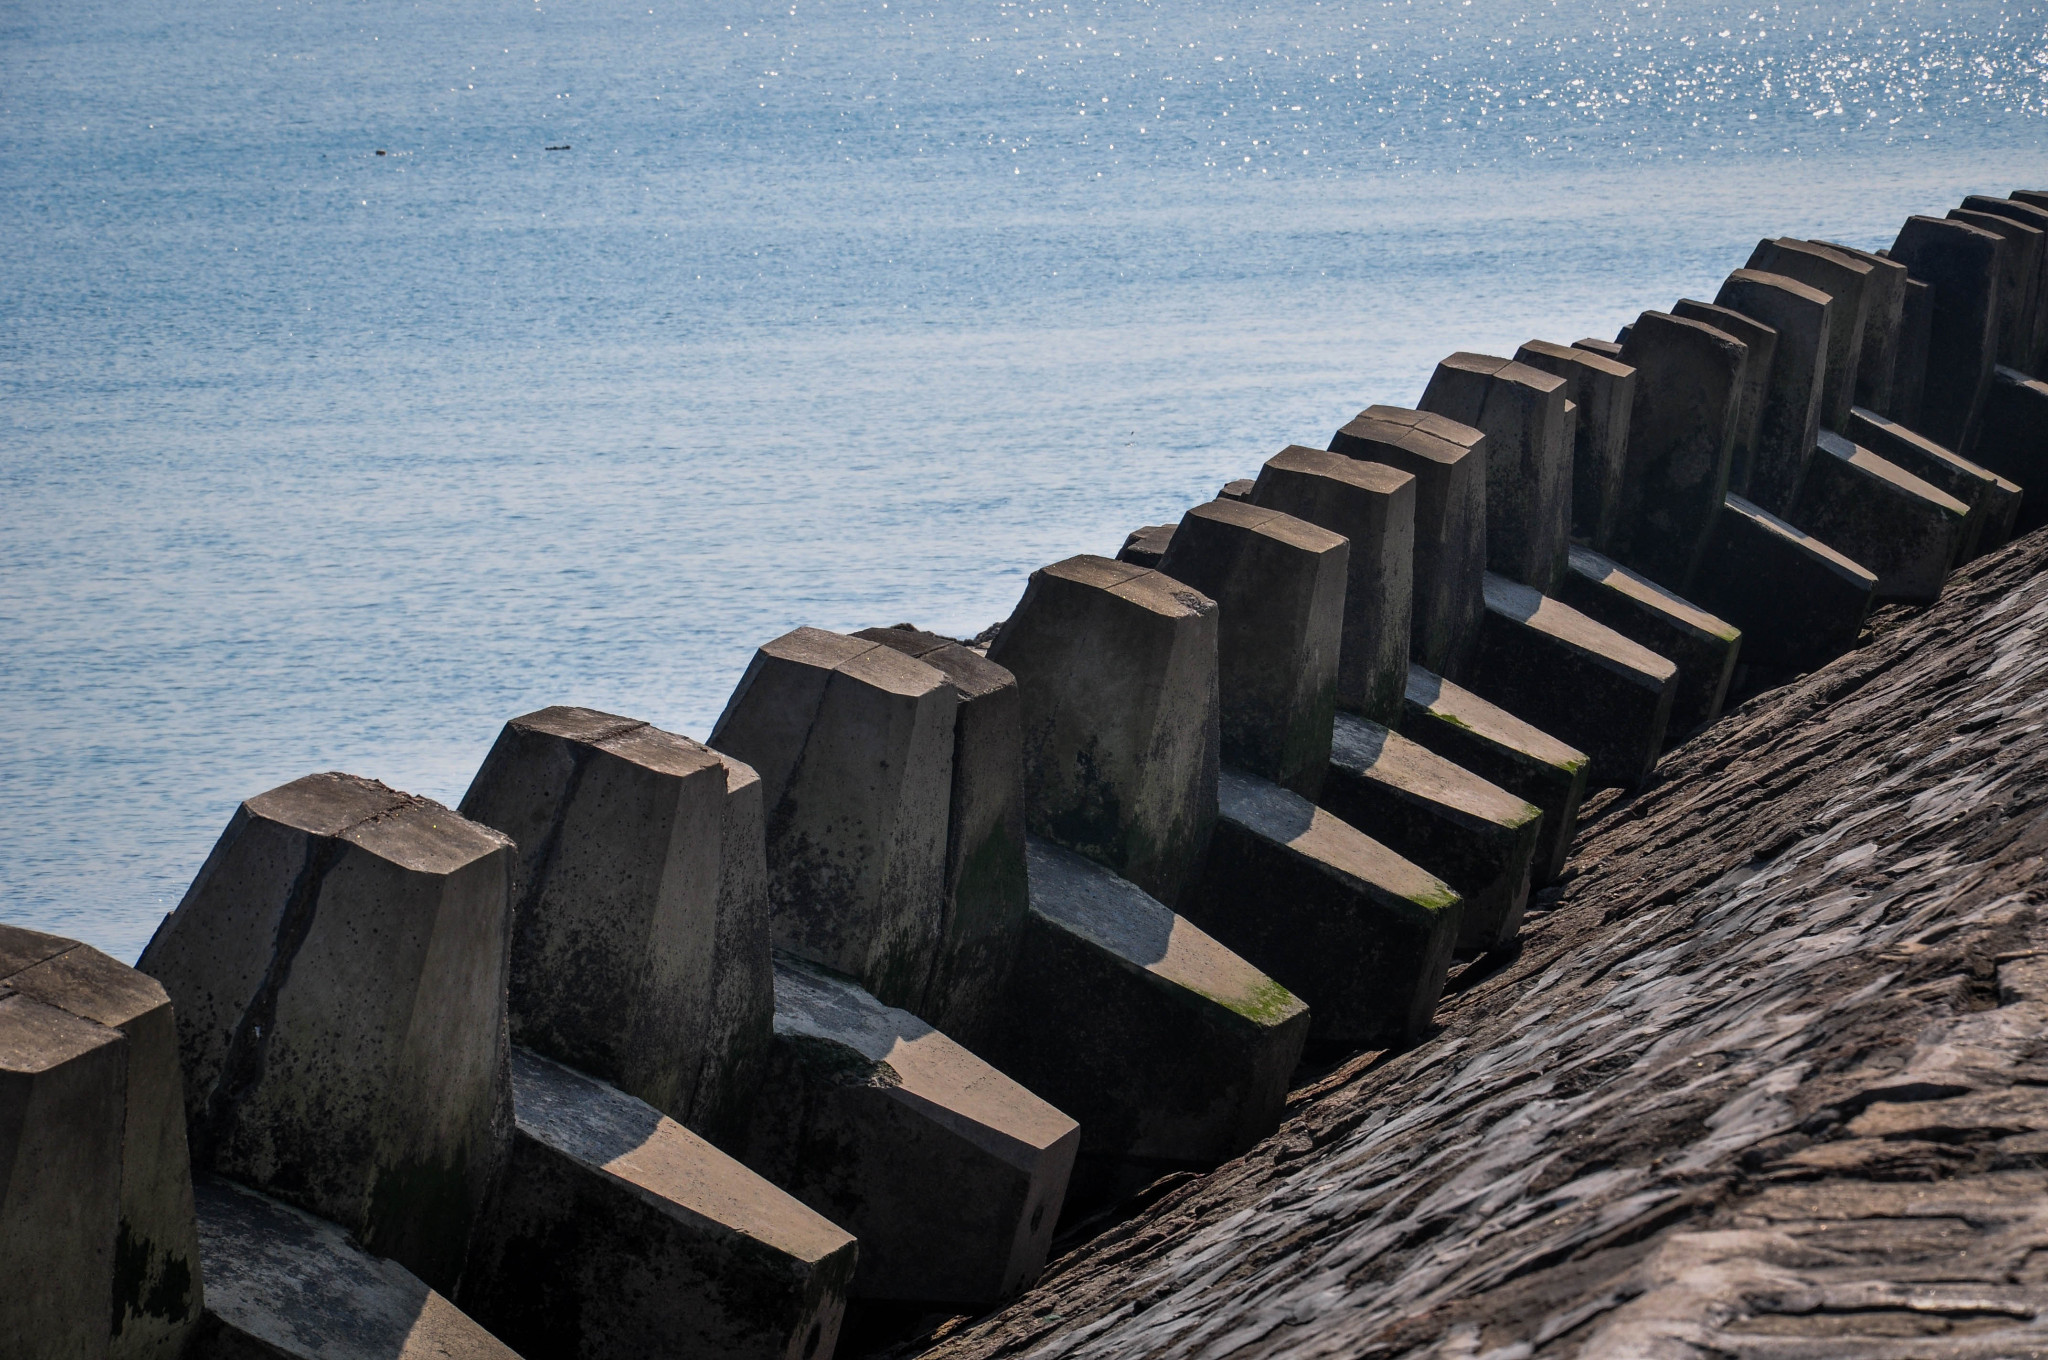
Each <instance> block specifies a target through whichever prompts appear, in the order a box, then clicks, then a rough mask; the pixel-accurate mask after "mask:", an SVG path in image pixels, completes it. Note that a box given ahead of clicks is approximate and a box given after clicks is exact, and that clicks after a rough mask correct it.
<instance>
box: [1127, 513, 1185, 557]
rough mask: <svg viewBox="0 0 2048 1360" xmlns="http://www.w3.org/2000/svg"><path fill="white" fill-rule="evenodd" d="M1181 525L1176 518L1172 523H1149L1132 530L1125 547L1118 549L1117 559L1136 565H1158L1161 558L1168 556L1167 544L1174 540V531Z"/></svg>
mask: <svg viewBox="0 0 2048 1360" xmlns="http://www.w3.org/2000/svg"><path fill="white" fill-rule="evenodd" d="M1179 527H1180V521H1179V520H1175V521H1174V522H1173V523H1172V524H1148V525H1146V526H1145V527H1144V528H1142V529H1133V530H1131V532H1130V536H1129V537H1128V538H1126V539H1124V545H1123V547H1121V548H1119V549H1117V554H1116V560H1117V561H1119V562H1128V563H1130V564H1131V565H1132V566H1134V567H1157V566H1158V565H1159V559H1160V558H1162V557H1164V556H1166V545H1167V544H1169V543H1171V542H1173V531H1174V530H1175V529H1177V528H1179Z"/></svg>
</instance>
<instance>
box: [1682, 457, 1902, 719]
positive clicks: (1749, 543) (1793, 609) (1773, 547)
mask: <svg viewBox="0 0 2048 1360" xmlns="http://www.w3.org/2000/svg"><path fill="white" fill-rule="evenodd" d="M1876 589H1877V576H1876V574H1875V573H1874V572H1871V571H1869V570H1868V569H1866V568H1864V567H1863V566H1861V565H1859V564H1858V563H1856V562H1853V561H1851V560H1850V559H1849V558H1847V557H1845V556H1843V555H1842V554H1841V553H1839V552H1837V551H1835V550H1834V549H1833V548H1831V547H1829V546H1828V545H1827V544H1825V543H1823V542H1821V541H1820V540H1819V539H1817V538H1815V537H1813V536H1812V535H1811V534H1807V533H1803V532H1801V531H1800V530H1798V529H1795V528H1794V527H1792V526H1791V525H1790V524H1787V523H1786V522H1785V521H1784V520H1781V519H1779V518H1778V517H1777V516H1775V515H1773V514H1770V513H1769V512H1767V511H1765V510H1762V509H1760V508H1759V507H1757V506H1754V505H1751V504H1750V503H1749V502H1748V501H1745V500H1743V499H1742V498H1741V497H1739V496H1730V497H1729V498H1728V504H1727V506H1726V508H1725V509H1723V511H1722V513H1721V517H1720V520H1719V521H1718V522H1717V524H1716V525H1715V528H1714V535H1713V538H1712V539H1711V540H1710V541H1709V543H1708V547H1707V557H1706V561H1705V562H1704V564H1703V565H1702V567H1701V569H1700V574H1699V579H1698V581H1697V582H1695V583H1694V585H1693V588H1692V591H1691V592H1690V594H1691V598H1692V600H1693V602H1694V603H1696V604H1698V605H1699V606H1700V607H1701V608H1702V609H1706V610H1709V611H1711V612H1712V613H1713V614H1714V615H1715V616H1716V617H1719V618H1723V619H1726V620H1728V621H1729V622H1730V623H1732V624H1734V625H1735V626H1736V627H1737V628H1740V629H1741V630H1742V658H1741V661H1740V663H1739V664H1738V666H1737V670H1736V676H1735V680H1734V683H1733V684H1732V685H1731V686H1730V687H1729V688H1730V698H1731V700H1740V699H1743V698H1747V697H1748V696H1749V695H1752V694H1755V693H1757V692H1758V691H1760V690H1764V689H1768V688H1770V687H1771V686H1773V685H1778V684H1783V683H1784V682H1785V681H1787V680H1790V679H1792V678H1793V677H1794V676H1798V675H1804V674H1805V673H1806V672H1808V671H1810V670H1813V669H1815V668H1816V667H1819V666H1823V665H1826V664H1827V663H1828V662H1830V661H1832V660H1834V659H1835V658H1836V657H1838V656H1840V655H1841V654H1842V653H1843V652H1846V651H1848V650H1849V649H1850V648H1851V647H1854V646H1855V645H1856V637H1857V635H1858V634H1859V633H1860V632H1861V631H1862V629H1863V620H1864V617H1865V616H1866V615H1867V614H1868V613H1869V612H1870V602H1871V598H1872V596H1873V594H1874V593H1875V592H1876Z"/></svg>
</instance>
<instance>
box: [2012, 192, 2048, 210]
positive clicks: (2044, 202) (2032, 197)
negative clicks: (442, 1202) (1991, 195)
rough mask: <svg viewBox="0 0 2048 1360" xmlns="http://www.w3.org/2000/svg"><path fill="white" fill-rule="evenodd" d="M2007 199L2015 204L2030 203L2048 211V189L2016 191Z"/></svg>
mask: <svg viewBox="0 0 2048 1360" xmlns="http://www.w3.org/2000/svg"><path fill="white" fill-rule="evenodd" d="M2006 197H2008V198H2010V199H2012V201H2013V202H2015V203H2030V204H2032V205H2033V206H2034V207H2036V208H2042V209H2048V189H2015V190H2013V191H2012V192H2011V193H2010V194H2008V195H2006Z"/></svg>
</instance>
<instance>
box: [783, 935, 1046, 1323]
mask: <svg viewBox="0 0 2048 1360" xmlns="http://www.w3.org/2000/svg"><path fill="white" fill-rule="evenodd" d="M774 1055H775V1057H774V1063H773V1065H772V1069H771V1075H770V1077H769V1079H768V1081H767V1082H765V1083H764V1084H763V1087H762V1092H761V1096H760V1098H759V1100H758V1101H757V1102H756V1104H755V1108H754V1118H753V1124H752V1126H751V1128H750V1129H749V1131H748V1134H747V1138H746V1142H745V1144H744V1152H743V1156H742V1159H743V1160H744V1161H745V1162H746V1163H747V1165H749V1166H751V1167H753V1168H754V1169H755V1170H756V1171H759V1172H760V1173H761V1174H762V1175H764V1176H766V1177H767V1178H768V1179H769V1180H771V1181H773V1182H774V1183H775V1184H777V1185H779V1186H781V1187H782V1188H783V1189H785V1190H787V1191H789V1193H790V1194H792V1195H795V1196H796V1197H797V1198H798V1199H800V1200H802V1201H803V1202H804V1203H806V1204H808V1205H810V1206H811V1207H812V1208H813V1209H816V1210H817V1211H818V1212H819V1213H821V1214H823V1215H825V1217H827V1218H829V1219H831V1220H832V1221H833V1222H834V1223H837V1224H838V1225H839V1226H840V1227H842V1228H845V1229H846V1230H847V1231H849V1232H851V1233H852V1234H853V1235H854V1236H855V1237H857V1238H859V1239H860V1267H859V1269H858V1270H857V1271H856V1272H855V1274H854V1279H853V1286H852V1292H853V1293H854V1294H855V1295H857V1296H860V1297H865V1298H877V1299H902V1300H915V1301H918V1302H925V1303H938V1304H953V1305H964V1306H966V1307H968V1308H973V1309H979V1308H983V1307H986V1306H988V1305H989V1304H991V1303H994V1302H996V1301H997V1300H998V1299H1002V1298H1006V1297H1008V1296H1009V1295H1011V1294H1014V1293H1016V1292H1017V1291H1018V1290H1020V1289H1023V1288H1025V1287H1027V1286H1028V1285H1030V1283H1031V1282H1032V1281H1033V1280H1035V1279H1037V1278H1038V1272H1039V1269H1040V1268H1041V1267H1042V1266H1043V1265H1044V1264H1045V1251H1046V1247H1047V1245H1048V1244H1050V1242H1051V1241H1052V1230H1053V1225H1054V1223H1055V1222H1056V1221H1057V1220H1058V1219H1059V1214H1060V1204H1061V1202H1062V1200H1063V1199H1064V1198H1065V1195H1066V1189H1067V1177H1068V1175H1069V1173H1070V1172H1071V1170H1072V1168H1073V1164H1074V1153H1075V1149H1076V1146H1077V1144H1078V1143H1079V1141H1080V1130H1079V1128H1078V1127H1077V1126H1076V1125H1075V1123H1074V1121H1073V1120H1072V1119H1070V1118H1068V1117H1067V1116H1066V1115H1065V1114H1062V1113H1061V1112H1060V1111H1059V1110H1057V1109H1054V1108H1053V1107H1052V1106H1051V1105H1049V1104H1047V1103H1046V1102H1045V1101H1044V1100H1042V1099H1040V1098H1039V1097H1038V1096H1036V1095H1034V1094H1032V1092H1031V1091H1029V1090H1027V1089H1025V1088H1024V1087H1023V1086H1021V1085H1019V1084H1018V1083H1017V1082H1016V1081H1015V1080H1012V1079H1011V1078H1010V1077H1007V1076H1005V1075H1004V1074H1003V1073H1001V1072H999V1071H997V1070H996V1069H995V1068H993V1067H991V1066H989V1065H988V1064H987V1063H985V1062H983V1061H982V1060H981V1059H980V1058H977V1057H975V1056H974V1055H973V1054H972V1053H969V1052H968V1051H967V1050H966V1049H964V1048H962V1047H960V1045H959V1044H957V1043H955V1042H953V1041H952V1040H951V1039H949V1038H947V1037H946V1036H945V1035H943V1034H941V1033H939V1032H938V1031H937V1030H935V1029H933V1028H932V1027H931V1026H930V1025H927V1024H925V1023H924V1022H923V1021H922V1020H919V1019H918V1018H917V1017H916V1016H914V1015H912V1014H910V1012H908V1011H904V1010H897V1009H895V1008H894V1007H890V1006H884V1005H883V1004H881V1002H879V1001H877V1000H875V998H874V997H872V996H870V995H868V994H867V993H866V992H864V991H862V990H861V989H860V988H858V987H856V986H854V985H853V983H852V982H851V981H849V980H847V979H845V978H841V977H838V976H836V975H834V974H832V973H830V972H827V971H826V970H824V969H822V968H820V967H818V966H817V965H815V964H811V963H807V962H805V961H804V960H801V959H798V958H796V957H795V956H793V955H788V954H782V953H779V952H778V953H777V955H776V958H775V1049H774Z"/></svg>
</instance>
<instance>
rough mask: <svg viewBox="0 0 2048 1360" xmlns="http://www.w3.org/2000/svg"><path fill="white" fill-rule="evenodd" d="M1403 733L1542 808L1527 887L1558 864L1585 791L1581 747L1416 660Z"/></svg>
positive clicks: (1550, 875) (1543, 880) (1546, 878)
mask: <svg viewBox="0 0 2048 1360" xmlns="http://www.w3.org/2000/svg"><path fill="white" fill-rule="evenodd" d="M1400 731H1401V735H1402V736H1404V737H1407V738H1408V739H1409V740H1410V741H1413V742H1415V743H1416V744H1418V745H1420V746H1424V747H1427V748H1428V749H1429V750H1431V751H1434V752H1436V754H1438V755H1440V756H1442V757H1444V759H1446V760H1448V761H1450V762H1451V763H1452V764H1454V765H1457V766H1458V767H1459V768H1461V769H1464V770H1467V771H1470V772H1471V773H1473V774H1476V775H1478V776H1479V777H1480V778H1481V779H1484V780H1486V781H1487V782H1488V783H1490V784H1497V785H1499V786H1500V787H1501V788H1503V789H1506V790H1507V791H1508V792H1509V793H1511V794H1513V795H1515V796H1516V797H1517V798H1521V799H1525V800H1527V801H1528V802H1529V803H1532V804H1534V805H1535V806H1536V807H1538V808H1541V809H1542V810H1543V821H1542V823H1541V825H1540V826H1539V827H1538V829H1537V833H1536V855H1535V859H1534V860H1533V861H1532V863H1531V866H1530V879H1529V881H1530V886H1531V887H1534V888H1540V887H1542V886H1544V885H1545V884H1547V883H1549V882H1550V881H1551V880H1552V879H1554V878H1556V877H1557V876H1558V874H1559V873H1560V872H1562V871H1563V869H1564V863H1565V860H1566V858H1567V857H1568V856H1569V855H1570V853H1571V845H1572V836H1573V834H1574V833H1575V832H1576V831H1577V829H1578V822H1579V802H1580V800H1581V799H1582V798H1584V797H1585V794H1586V769H1587V765H1588V763H1589V762H1588V760H1587V757H1586V754H1585V752H1583V751H1581V750H1579V749H1578V748H1577V747H1575V746H1568V745H1566V744H1565V743H1564V742H1561V741H1559V740H1558V739H1557V738H1556V737H1553V736H1551V735H1550V734H1549V733H1548V732H1545V731H1543V730H1542V729H1540V728H1537V727H1534V726H1531V725H1530V724H1529V723H1526V722H1523V721H1522V720H1521V719H1520V718H1517V717H1516V716H1515V715H1514V714H1512V713H1510V712H1508V711H1507V710H1506V709H1504V708H1501V707H1500V706H1499V705H1497V704H1491V703H1488V702H1487V701H1486V700H1484V699H1482V698H1480V697H1479V696H1478V695H1476V694H1474V693H1473V692H1472V691H1471V690H1468V689H1464V688H1461V687H1460V686H1458V685H1454V684H1452V683H1451V682H1450V681H1448V680H1446V679H1444V678H1443V677H1442V676H1440V675H1436V674H1433V673H1431V672H1430V671H1427V670H1424V669H1423V668H1422V667H1420V666H1411V667H1409V668H1408V692H1407V695H1406V696H1405V707H1404V709H1403V711H1402V714H1401V727H1400Z"/></svg>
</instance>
